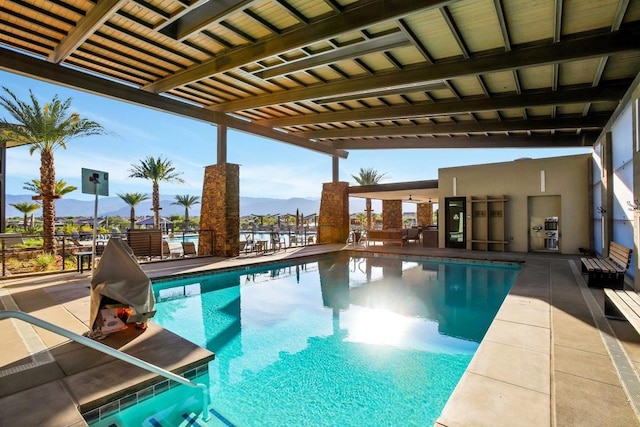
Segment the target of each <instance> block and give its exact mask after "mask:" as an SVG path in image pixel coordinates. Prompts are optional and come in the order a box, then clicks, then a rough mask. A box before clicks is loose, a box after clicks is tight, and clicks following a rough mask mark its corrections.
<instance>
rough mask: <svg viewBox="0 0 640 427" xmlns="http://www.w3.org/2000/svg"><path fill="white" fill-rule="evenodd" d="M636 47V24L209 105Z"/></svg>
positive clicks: (223, 107) (225, 107)
mask: <svg viewBox="0 0 640 427" xmlns="http://www.w3.org/2000/svg"><path fill="white" fill-rule="evenodd" d="M633 50H640V28H633V29H625V30H620V31H616V32H613V33H607V34H599V35H595V36H593V35H592V36H587V37H582V38H579V39H574V40H568V41H562V42H558V43H554V44H545V45H542V46H535V47H528V48H522V49H513V50H511V51H509V52H501V53H497V54H493V55H484V56H477V57H472V58H469V59H463V60H460V61H454V62H445V63H439V64H438V63H437V64H434V65H424V66H417V67H413V68H410V69H409V68H408V69H406V70H401V71H394V72H389V73H386V74H380V75H375V76H367V77H359V78H353V79H349V80H345V81H339V82H335V83H324V84H319V85H315V86H310V87H304V88H300V89H292V90H287V91H281V92H277V93H273V94H268V95H262V96H256V97H252V98H247V99H241V100H238V101H231V102H227V103H224V104H218V105H213V106H211V107H210V108H211V109H213V110H216V111H223V112H229V111H242V110H248V109H252V108H259V107H266V106H269V105H276V104H283V103H287V102H296V101H301V100H312V99H316V98H324V97H328V96H334V95H340V94H344V93H351V92H366V91H371V90H374V89H378V88H385V87H390V86H400V85H402V84H411V83H419V82H430V81H434V80H435V81H441V80H446V79H452V78H459V77H464V76H475V75H478V74H486V73H494V72H500V71H508V70H515V69H519V68H527V67H533V66H541V65H549V64H553V63H563V62H568V61H573V60H576V59H583V58H593V57H600V56H605V55H611V54H614V53H619V52H625V51H633Z"/></svg>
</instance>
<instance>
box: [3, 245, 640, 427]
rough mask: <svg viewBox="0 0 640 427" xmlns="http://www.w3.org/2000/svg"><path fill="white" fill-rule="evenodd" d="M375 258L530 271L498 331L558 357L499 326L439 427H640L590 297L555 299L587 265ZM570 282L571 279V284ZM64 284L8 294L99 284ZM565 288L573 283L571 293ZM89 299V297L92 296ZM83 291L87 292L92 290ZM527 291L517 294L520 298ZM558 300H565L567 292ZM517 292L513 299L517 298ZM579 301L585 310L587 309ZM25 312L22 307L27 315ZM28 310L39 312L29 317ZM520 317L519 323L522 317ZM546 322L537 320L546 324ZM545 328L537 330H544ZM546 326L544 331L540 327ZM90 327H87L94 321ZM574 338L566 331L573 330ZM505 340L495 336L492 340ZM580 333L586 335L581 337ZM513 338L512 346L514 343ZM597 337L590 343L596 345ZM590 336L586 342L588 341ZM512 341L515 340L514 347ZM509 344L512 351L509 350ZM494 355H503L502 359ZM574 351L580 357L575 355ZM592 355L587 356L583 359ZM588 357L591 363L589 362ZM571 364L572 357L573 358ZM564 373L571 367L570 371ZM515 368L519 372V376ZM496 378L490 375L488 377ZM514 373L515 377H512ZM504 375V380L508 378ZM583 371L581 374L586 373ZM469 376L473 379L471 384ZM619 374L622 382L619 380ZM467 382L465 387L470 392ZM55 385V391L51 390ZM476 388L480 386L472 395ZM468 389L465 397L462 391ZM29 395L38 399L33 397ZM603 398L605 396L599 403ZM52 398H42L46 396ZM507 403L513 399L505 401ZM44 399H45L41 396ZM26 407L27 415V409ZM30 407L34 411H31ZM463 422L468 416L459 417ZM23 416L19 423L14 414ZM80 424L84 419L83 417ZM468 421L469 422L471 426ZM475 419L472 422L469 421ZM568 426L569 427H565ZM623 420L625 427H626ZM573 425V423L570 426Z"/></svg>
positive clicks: (208, 263) (630, 342)
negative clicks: (535, 364) (526, 364)
mask: <svg viewBox="0 0 640 427" xmlns="http://www.w3.org/2000/svg"><path fill="white" fill-rule="evenodd" d="M352 249H353V248H349V247H348V246H345V245H339V244H337V245H314V246H313V247H307V248H302V249H300V250H296V251H288V252H286V253H283V252H280V253H277V254H271V255H269V256H264V257H253V258H244V257H241V258H233V259H229V258H224V259H221V258H191V259H185V260H175V261H173V260H172V261H169V262H166V263H158V264H155V265H154V264H145V265H142V267H143V270H145V272H146V273H147V274H148V275H149V276H150V277H151V278H152V279H154V278H158V277H164V276H175V275H182V274H185V275H191V274H192V273H198V272H199V273H202V272H203V271H205V270H206V271H217V270H218V269H219V268H225V267H232V266H233V267H235V266H242V267H251V266H254V265H255V264H262V263H264V262H265V261H268V262H272V261H273V262H281V261H282V260H287V261H288V260H290V259H292V258H299V257H305V256H312V255H317V254H324V253H328V252H336V251H340V250H345V251H351V250H352ZM375 249H376V250H375V251H374V252H379V253H383V254H384V256H389V255H392V254H401V255H404V256H410V257H413V256H418V257H420V258H423V257H425V258H438V259H442V258H445V259H447V258H449V259H452V260H455V261H457V262H460V261H465V262H466V261H473V260H478V261H488V262H492V261H496V262H500V263H502V261H505V260H506V261H508V262H516V263H521V264H522V265H523V270H522V271H521V272H520V274H519V276H518V278H517V280H516V283H515V284H514V286H515V288H512V291H511V292H510V294H509V295H508V296H507V298H506V299H505V303H503V306H501V308H500V311H499V312H498V315H497V318H498V317H499V319H497V320H496V321H494V323H495V324H496V325H501V326H515V331H518V330H520V331H521V330H523V329H527V328H526V327H527V326H528V327H529V328H534V329H532V330H534V331H537V332H538V334H539V335H542V336H545V337H548V338H545V339H543V340H542V341H545V340H546V341H547V342H548V343H550V348H551V349H550V350H549V351H547V350H546V347H535V346H534V345H532V347H533V348H531V349H528V352H527V351H523V350H527V349H526V345H527V343H526V339H525V340H524V341H525V342H524V343H523V342H522V341H523V338H522V336H519V335H518V334H517V333H515V334H514V333H513V331H512V332H511V333H509V331H508V330H507V329H508V328H497V329H495V331H492V328H491V327H490V329H489V331H488V332H487V337H485V340H483V342H482V343H481V345H480V347H479V349H478V352H477V353H476V356H474V358H473V359H472V363H471V365H470V367H469V369H468V372H465V376H463V380H461V381H460V384H459V387H456V390H455V391H454V394H453V395H452V397H451V398H450V399H449V402H448V403H447V405H446V406H445V408H444V410H443V411H442V413H441V415H440V417H439V418H438V420H437V422H436V425H438V426H449V427H451V426H456V425H461V426H462V425H487V426H488V425H492V426H493V425H527V426H528V425H545V426H547V425H563V424H562V422H563V421H564V423H565V424H564V425H570V424H572V425H581V424H582V425H586V424H590V425H605V424H607V423H609V424H610V423H611V420H612V419H614V420H616V421H618V423H617V424H616V425H638V426H640V421H639V418H638V417H637V416H636V415H635V414H634V413H633V411H632V410H631V409H630V405H629V403H628V398H627V397H626V394H625V393H624V391H623V390H622V386H621V384H620V382H619V380H618V378H617V377H615V370H614V369H613V368H611V367H610V365H611V362H610V359H609V356H608V355H606V351H604V350H603V349H600V348H597V349H595V350H594V348H593V346H594V345H596V343H595V340H594V339H593V336H595V335H597V340H598V341H599V344H598V345H600V346H601V345H602V343H601V342H600V341H601V340H600V335H599V334H601V333H602V331H600V330H598V328H597V327H594V326H593V325H592V324H591V323H590V321H588V319H587V317H588V318H589V319H592V317H591V316H592V314H591V313H589V312H586V314H585V311H584V307H580V305H582V306H585V304H584V300H583V298H582V297H581V296H579V297H577V296H576V295H577V294H575V293H573V294H572V293H571V292H573V291H572V290H566V289H564V290H561V293H560V294H559V296H554V297H553V299H551V298H550V294H553V292H554V291H553V290H552V291H550V288H552V284H553V289H557V288H558V283H559V282H567V283H569V282H570V285H571V286H572V287H573V288H575V289H578V285H577V281H579V280H582V279H581V277H579V276H580V275H579V273H578V277H573V276H572V277H570V278H569V279H568V278H567V277H565V276H567V274H566V273H562V274H559V272H558V270H559V269H558V266H562V268H564V269H565V270H568V267H567V266H568V265H570V263H572V262H578V263H579V256H577V255H562V254H551V255H549V254H532V253H495V252H489V253H488V252H478V251H464V250H447V249H431V248H429V249H424V248H420V247H409V246H406V247H403V248H400V247H397V248H395V247H384V248H380V247H376V248H375ZM362 252H364V253H370V252H372V251H370V250H363V251H362ZM563 274H564V276H563ZM61 277H62V278H61V279H60V280H57V279H52V278H46V279H43V278H42V277H40V278H27V279H24V278H20V279H16V280H15V281H14V280H12V281H2V282H0V287H9V288H11V287H13V288H15V287H17V286H18V285H15V283H16V282H17V281H19V282H20V283H22V285H20V286H24V287H25V288H29V287H30V286H33V282H34V281H35V282H38V280H40V281H42V280H48V281H53V280H57V282H58V283H57V284H60V283H67V284H69V286H74V287H75V288H76V289H78V287H80V288H82V287H83V286H82V285H83V284H87V283H88V281H89V279H90V276H89V274H88V273H84V275H81V274H80V273H68V274H66V275H62V276H61ZM563 286H564V284H563ZM84 291H86V289H85V290H84ZM78 292H80V293H82V292H83V291H82V289H80V290H79V291H78ZM516 292H517V293H516ZM555 292H558V291H557V290H556V291H555ZM588 292H591V293H592V294H593V295H594V296H595V298H596V299H597V300H598V303H599V304H601V303H602V291H601V290H595V289H589V290H588ZM512 293H513V295H511V294H512ZM576 298H579V300H580V301H577V300H576ZM567 302H569V303H570V304H571V307H567ZM59 306H60V307H61V308H62V307H65V308H66V309H67V310H71V313H72V314H75V316H76V317H77V319H79V320H81V321H82V320H83V317H82V316H84V311H85V310H86V309H85V308H82V307H80V308H79V309H76V310H75V311H74V309H73V308H70V307H69V305H68V304H67V303H62V302H60V303H59ZM21 308H22V307H21ZM23 310H24V311H27V312H29V311H30V310H28V309H25V308H23ZM514 315H515V316H514ZM536 319H537V320H536ZM536 322H537V323H536ZM540 322H543V323H542V324H540ZM544 322H547V323H549V324H551V328H549V327H547V326H546V323H544ZM85 323H86V321H85ZM492 327H493V323H492ZM611 327H612V328H613V329H614V330H615V336H614V339H615V338H616V336H617V337H620V338H618V340H619V341H620V342H621V343H622V344H623V345H624V347H625V350H626V352H627V353H629V356H630V357H631V358H632V360H633V363H634V368H635V369H636V371H638V370H639V368H640V337H639V336H638V334H637V333H636V332H635V331H633V330H632V328H630V327H629V326H628V324H627V325H625V324H624V322H617V323H616V324H613V325H611ZM563 329H565V330H563ZM493 334H495V336H492V335H493ZM578 334H579V335H578ZM509 335H511V337H510V338H509ZM587 335H588V336H587ZM585 337H586V338H585ZM509 340H512V341H509ZM501 341H506V342H501ZM496 348H498V349H500V350H505V349H506V350H509V351H513V352H518V353H519V354H524V355H527V356H529V357H533V358H535V357H536V356H537V357H541V358H542V359H543V360H544V359H546V364H547V367H546V368H545V367H544V366H543V365H544V363H543V365H541V366H543V371H542V372H533V373H532V372H531V371H532V370H530V369H529V370H527V372H529V373H528V374H526V375H525V374H523V375H521V377H525V378H518V377H517V376H518V372H519V371H522V367H523V363H513V360H516V361H517V360H518V359H517V358H514V357H512V358H511V360H510V359H509V358H505V356H504V355H503V354H501V353H500V352H498V354H496V351H495V349H496ZM492 350H493V353H492ZM569 350H570V351H569ZM583 350H584V351H583ZM562 353H566V354H569V355H570V356H571V358H569V359H567V357H565V360H564V362H563V359H562V356H563V354H562ZM579 353H581V354H579ZM576 354H577V355H579V356H581V360H578V362H580V363H579V364H578V365H576V363H577V362H576V360H575V355H576ZM565 356H566V355H565ZM561 365H562V366H561ZM514 367H515V369H512V368H514ZM483 370H484V371H486V372H483ZM491 370H494V372H493V374H495V375H494V377H497V378H494V379H493V381H491V378H489V375H490V374H491V372H490V371H491ZM510 370H511V371H512V372H511V373H509V371H510ZM503 371H504V372H503ZM578 371H580V372H578ZM467 373H468V375H467ZM605 374H606V375H607V377H606V378H605V380H602V379H601V377H602V376H603V375H605ZM505 375H513V376H515V378H514V380H513V382H516V383H517V381H515V380H518V381H520V382H521V383H522V384H520V385H514V384H510V385H511V387H508V386H505V384H509V382H508V381H507V380H506V379H505V378H503V376H505ZM612 375H613V376H612ZM526 377H528V381H538V382H534V383H533V384H527V383H526V382H524V381H525V380H526ZM487 378H489V380H487V381H485V383H486V384H488V385H489V386H491V387H489V388H485V387H478V385H479V384H481V383H482V381H484V380H486V379H487ZM540 382H542V383H544V382H546V383H547V384H550V386H549V388H550V393H549V394H548V395H547V393H546V390H545V389H543V388H542V386H541V385H540ZM463 383H464V384H463ZM49 384H50V385H51V384H54V383H49ZM467 386H471V387H469V388H467ZM474 387H475V390H477V391H478V392H480V393H481V394H480V395H473V394H472V393H471V394H469V395H466V396H465V393H466V392H465V388H467V390H471V391H473V390H474ZM458 388H459V389H460V391H458ZM48 390H49V392H50V394H53V393H56V392H58V393H60V391H64V390H61V389H56V388H51V387H49V388H48ZM513 390H515V391H516V392H518V393H519V394H518V396H519V399H516V398H514V396H512V395H511V394H510V393H511V392H512V391H513ZM26 391H27V392H29V391H31V390H26ZM532 391H533V392H534V393H535V394H533V396H534V397H535V398H534V400H533V401H531V400H529V399H528V397H527V396H528V394H529V393H530V392H532ZM596 393H597V394H596ZM28 394H29V393H25V392H21V393H16V394H14V395H10V396H8V397H5V398H2V400H1V402H2V405H0V406H1V407H6V406H7V404H11V405H13V408H12V409H11V408H10V409H9V411H11V412H13V413H15V412H17V411H19V409H18V410H16V408H22V407H23V406H24V405H27V403H24V401H23V400H22V399H24V396H26V395H28ZM41 395H42V393H40V394H37V395H36V396H41ZM593 395H598V396H606V399H597V400H595V401H594V400H593V397H592V396H593ZM505 397H506V398H505ZM38 399H40V397H38ZM21 405H23V406H21ZM50 406H51V405H47V402H46V401H43V402H42V405H39V406H38V408H37V409H36V410H34V409H33V408H30V407H29V410H30V412H29V413H27V412H26V409H25V414H22V415H24V417H23V419H21V418H20V416H19V415H21V414H17V415H16V416H14V418H12V419H13V420H16V419H17V420H19V421H18V422H17V424H15V425H26V424H25V422H24V421H25V420H26V419H27V418H25V417H26V416H27V415H29V416H32V417H33V416H40V415H42V414H44V413H46V411H47V410H52V409H51V408H50ZM27 407H28V405H27V406H26V407H24V408H27ZM531 408H539V409H540V411H541V412H539V413H538V414H534V415H535V416H534V418H531V419H527V418H526V416H525V415H526V414H527V413H528V412H530V410H531ZM55 410H56V412H55V413H56V414H57V416H58V420H59V421H60V423H58V424H56V427H58V426H62V425H68V426H74V427H75V426H80V425H86V424H85V423H74V422H72V421H73V420H75V418H68V419H69V420H70V421H69V422H65V421H64V419H65V418H63V416H62V413H61V412H60V410H61V408H55ZM456 414H459V415H457V416H456ZM14 415H15V414H14ZM78 416H79V413H78ZM463 416H466V417H467V418H466V421H463V422H461V421H460V420H464V418H463ZM469 420H471V422H467V421H469ZM534 420H535V421H536V422H537V421H540V422H539V423H537V424H534V423H533V421H534ZM558 420H559V421H558ZM620 420H622V422H620ZM568 421H571V423H570V424H567V423H568Z"/></svg>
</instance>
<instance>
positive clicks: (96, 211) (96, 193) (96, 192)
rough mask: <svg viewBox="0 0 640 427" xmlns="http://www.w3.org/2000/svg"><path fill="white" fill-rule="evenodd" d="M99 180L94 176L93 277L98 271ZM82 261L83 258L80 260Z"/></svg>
mask: <svg viewBox="0 0 640 427" xmlns="http://www.w3.org/2000/svg"><path fill="white" fill-rule="evenodd" d="M98 184H100V183H99V182H98V179H97V178H93V191H94V193H95V195H96V200H95V203H94V204H93V244H92V245H91V277H93V275H94V274H95V271H96V240H97V238H98ZM80 262H82V260H80Z"/></svg>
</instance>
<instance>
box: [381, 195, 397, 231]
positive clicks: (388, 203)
mask: <svg viewBox="0 0 640 427" xmlns="http://www.w3.org/2000/svg"><path fill="white" fill-rule="evenodd" d="M393 228H402V200H383V201H382V229H383V230H389V229H393Z"/></svg>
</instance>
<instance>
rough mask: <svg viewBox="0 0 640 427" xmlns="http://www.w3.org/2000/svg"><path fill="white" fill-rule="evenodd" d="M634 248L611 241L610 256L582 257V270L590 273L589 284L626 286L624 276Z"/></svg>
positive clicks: (619, 287) (620, 287) (618, 287)
mask: <svg viewBox="0 0 640 427" xmlns="http://www.w3.org/2000/svg"><path fill="white" fill-rule="evenodd" d="M632 253H633V249H630V248H627V247H625V246H622V245H620V244H619V243H616V242H613V241H611V242H609V257H608V258H596V257H594V258H581V259H580V261H581V263H582V272H583V273H587V274H588V276H589V277H588V285H589V286H590V287H592V286H601V287H606V286H613V287H616V288H617V289H622V288H623V287H624V276H625V273H626V272H627V270H628V269H629V265H630V264H631V255H632Z"/></svg>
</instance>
